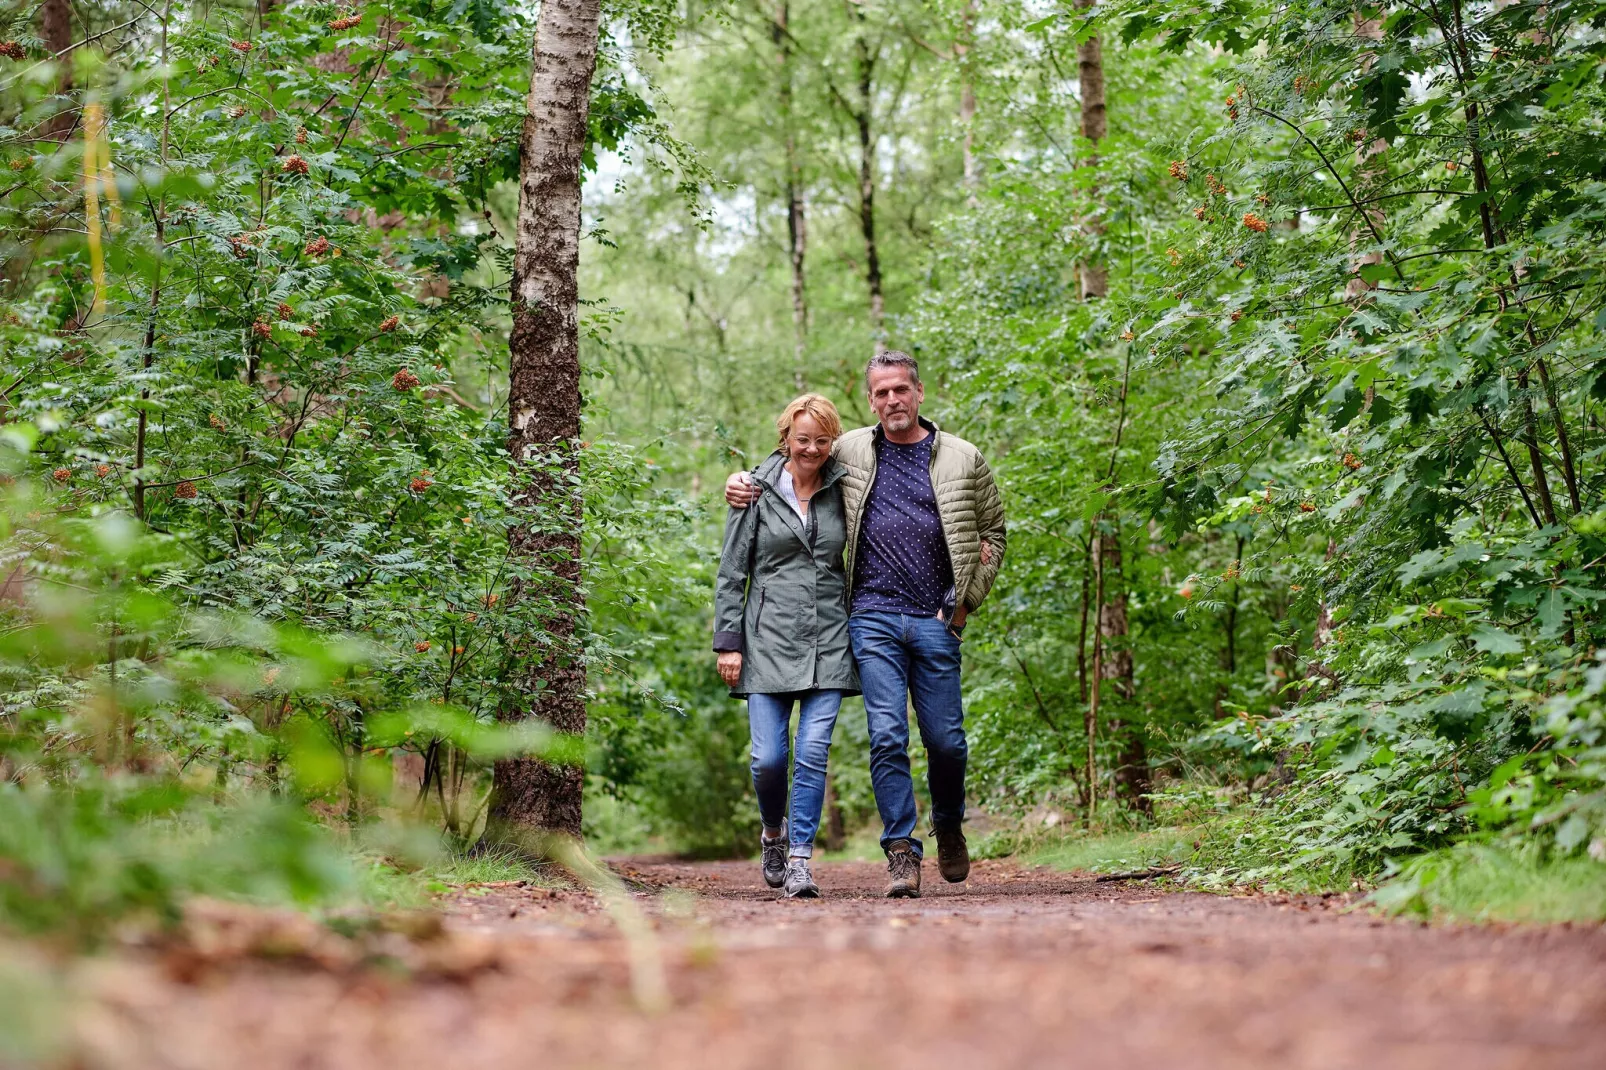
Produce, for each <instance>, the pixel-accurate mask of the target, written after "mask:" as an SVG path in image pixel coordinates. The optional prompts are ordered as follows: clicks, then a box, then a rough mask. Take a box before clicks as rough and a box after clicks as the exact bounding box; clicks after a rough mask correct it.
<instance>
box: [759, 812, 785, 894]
mask: <svg viewBox="0 0 1606 1070" xmlns="http://www.w3.org/2000/svg"><path fill="white" fill-rule="evenodd" d="M758 845H759V847H761V848H762V849H763V854H762V856H761V857H760V859H759V865H760V866H761V867H762V868H763V870H764V883H765V884H767V885H769V886H770V887H771V888H779V887H780V886H781V885H782V884H783V883H785V881H786V826H785V825H782V826H781V834H780V835H779V836H777V837H775V838H774V839H773V840H772V839H770V838H769V837H768V836H765V835H763V834H760V835H759V837H758Z"/></svg>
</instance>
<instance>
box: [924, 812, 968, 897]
mask: <svg viewBox="0 0 1606 1070" xmlns="http://www.w3.org/2000/svg"><path fill="white" fill-rule="evenodd" d="M931 834H932V835H933V836H935V837H937V872H938V873H941V874H942V879H943V880H945V881H947V882H948V883H949V884H958V883H959V882H960V881H962V880H964V879H965V878H966V877H968V876H970V848H969V847H966V846H965V831H964V830H963V829H961V828H960V827H959V826H958V825H954V826H951V827H949V828H933V829H932V830H931Z"/></svg>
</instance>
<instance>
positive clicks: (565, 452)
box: [486, 0, 601, 841]
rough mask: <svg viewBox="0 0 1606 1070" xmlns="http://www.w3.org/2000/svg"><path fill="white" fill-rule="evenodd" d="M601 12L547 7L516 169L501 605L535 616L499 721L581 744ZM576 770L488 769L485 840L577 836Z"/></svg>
mask: <svg viewBox="0 0 1606 1070" xmlns="http://www.w3.org/2000/svg"><path fill="white" fill-rule="evenodd" d="M600 19H601V3H600V0H543V3H542V4H541V12H540V16H539V18H538V21H537V24H536V42H535V50H534V51H535V56H534V67H533V71H532V73H531V75H530V95H529V99H528V104H527V111H526V113H525V118H524V132H523V138H522V140H521V143H520V156H519V214H518V232H517V237H516V239H515V248H514V261H513V331H512V334H511V336H510V338H509V340H508V348H509V353H510V358H511V359H510V365H509V384H508V422H509V437H508V452H509V454H510V455H511V458H512V485H511V488H510V493H511V498H512V501H513V502H514V503H515V505H516V506H517V507H518V508H519V509H520V510H525V511H528V516H529V519H526V520H523V521H520V522H517V523H515V525H514V526H513V527H512V528H510V529H509V531H508V542H509V548H510V550H511V553H512V556H513V558H514V559H515V560H516V561H518V562H519V563H521V564H522V565H523V566H525V568H526V569H527V570H528V573H529V575H530V577H531V578H529V579H527V580H525V581H523V582H522V583H521V584H519V585H517V589H515V590H514V591H511V592H510V595H509V601H510V603H511V602H515V601H519V600H530V599H534V600H538V601H539V602H541V603H543V604H544V606H547V607H550V608H549V609H544V610H543V618H542V620H541V627H542V630H543V632H544V634H543V635H542V636H541V637H540V641H539V642H537V641H536V640H535V638H534V637H532V636H517V635H516V636H514V637H513V638H512V640H511V641H510V643H509V650H508V661H507V666H508V668H507V671H508V672H510V673H511V674H512V677H513V680H514V682H515V684H516V687H515V694H516V695H517V696H518V698H517V699H515V700H514V701H513V702H511V703H510V704H508V705H506V706H504V707H503V708H502V709H500V710H499V711H498V717H499V718H500V719H501V720H504V721H522V720H526V719H529V718H531V717H535V718H539V719H541V720H543V721H546V722H547V723H548V724H550V725H551V726H552V727H553V728H554V729H556V730H558V731H560V732H566V733H572V734H575V735H578V734H580V733H583V732H584V731H585V727H586V708H585V682H586V679H585V675H586V674H585V663H584V661H583V659H582V658H581V656H580V655H581V650H580V638H579V634H578V633H579V623H580V618H581V615H582V614H583V613H584V612H585V603H584V600H583V599H582V597H581V592H580V519H581V496H580V491H579V479H578V473H579V454H578V449H579V445H580V442H579V439H580V337H579V307H578V306H579V285H578V281H577V278H576V276H577V274H578V271H579V267H580V158H581V153H582V152H583V150H584V149H585V145H586V121H587V113H588V111H589V108H590V100H591V77H592V74H593V73H594V72H595V70H596V64H597V31H598V24H599V22H600ZM583 783H584V774H583V771H582V770H581V769H579V768H577V767H574V766H562V765H553V764H549V763H547V762H544V761H541V760H539V759H536V758H505V759H501V760H499V761H498V762H497V763H496V771H495V776H494V780H493V784H492V789H491V803H490V809H489V815H488V818H487V825H486V838H487V839H488V840H494V839H511V840H515V841H517V840H518V838H517V836H516V835H512V834H514V833H516V832H517V831H519V830H527V829H543V830H553V831H558V832H564V833H569V834H571V835H575V836H578V835H579V834H580V796H581V788H582V786H583Z"/></svg>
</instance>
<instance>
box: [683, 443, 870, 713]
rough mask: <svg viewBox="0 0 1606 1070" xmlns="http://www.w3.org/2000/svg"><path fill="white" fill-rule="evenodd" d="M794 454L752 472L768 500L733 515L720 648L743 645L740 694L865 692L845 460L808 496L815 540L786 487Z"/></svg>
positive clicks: (719, 588)
mask: <svg viewBox="0 0 1606 1070" xmlns="http://www.w3.org/2000/svg"><path fill="white" fill-rule="evenodd" d="M785 463H786V458H785V456H783V455H782V454H781V453H780V452H779V451H777V452H775V453H773V454H771V455H770V456H769V458H768V459H766V460H765V461H764V463H762V464H760V465H759V466H758V468H756V469H755V470H754V471H753V480H754V481H755V482H756V483H757V484H758V486H759V490H760V493H759V498H758V501H756V502H754V503H753V505H751V506H749V507H748V508H746V509H732V510H731V511H730V515H729V516H727V517H726V519H725V547H724V549H723V550H722V551H721V552H720V557H719V578H718V579H717V580H716V581H715V586H714V649H715V650H718V651H732V650H737V651H741V653H742V675H741V679H739V680H738V681H737V682H736V686H735V687H733V688H732V689H731V694H732V695H733V696H735V697H737V698H746V697H747V696H748V695H750V694H761V695H762V694H771V695H773V694H784V693H786V692H792V691H811V690H815V689H817V688H819V689H823V688H834V689H837V690H841V691H846V692H848V693H849V694H854V695H856V694H858V693H859V675H858V672H857V671H856V670H855V668H854V665H853V655H852V653H851V651H850V650H849V648H848V590H847V573H846V571H845V570H844V568H843V565H842V556H843V551H844V550H845V549H846V547H847V541H848V527H847V515H846V512H845V511H844V509H843V506H842V488H841V486H840V485H839V483H840V481H841V479H842V474H843V473H842V466H841V465H840V464H838V463H837V461H836V460H834V459H833V460H829V461H827V462H826V463H825V467H824V468H823V469H822V470H821V476H822V481H821V485H820V489H819V490H818V491H816V492H815V495H814V500H813V501H811V502H810V503H809V513H810V520H811V521H812V525H813V527H814V532H813V538H812V539H811V538H810V537H809V533H808V531H807V529H806V528H805V526H804V523H803V520H802V519H801V518H800V517H799V516H798V515H797V511H796V510H795V509H793V508H792V506H791V504H790V503H789V502H787V500H786V499H785V498H783V497H782V496H781V493H780V491H779V489H778V487H779V482H780V478H781V469H782V467H783V466H784V465H785Z"/></svg>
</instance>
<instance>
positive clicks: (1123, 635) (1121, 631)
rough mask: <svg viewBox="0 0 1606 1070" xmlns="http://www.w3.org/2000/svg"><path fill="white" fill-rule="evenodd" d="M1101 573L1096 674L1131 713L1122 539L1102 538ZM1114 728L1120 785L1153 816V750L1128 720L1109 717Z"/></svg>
mask: <svg viewBox="0 0 1606 1070" xmlns="http://www.w3.org/2000/svg"><path fill="white" fill-rule="evenodd" d="M1099 557H1100V561H1099V576H1100V578H1101V580H1102V581H1103V582H1102V586H1103V588H1104V598H1103V600H1102V601H1101V602H1100V604H1099V648H1100V656H1099V659H1098V675H1099V677H1100V678H1101V679H1102V680H1105V681H1108V683H1109V685H1110V689H1111V691H1112V692H1113V693H1114V696H1115V698H1116V699H1117V700H1118V701H1119V702H1120V703H1121V704H1122V706H1123V707H1125V708H1126V712H1130V707H1131V704H1132V701H1133V699H1135V698H1136V697H1137V684H1136V680H1135V677H1134V673H1133V663H1132V645H1131V642H1130V629H1129V628H1128V625H1127V615H1126V582H1125V578H1124V577H1123V576H1122V574H1121V568H1122V563H1121V537H1120V533H1119V532H1116V533H1115V534H1113V535H1112V536H1110V537H1108V538H1105V537H1101V538H1100V539H1099ZM1110 731H1111V732H1112V733H1113V734H1115V735H1116V736H1117V737H1118V738H1119V739H1120V740H1121V741H1122V743H1121V756H1120V764H1119V765H1118V766H1117V767H1116V770H1115V783H1116V788H1117V789H1118V790H1119V791H1120V793H1121V794H1122V795H1124V796H1126V798H1127V803H1128V805H1129V806H1131V807H1132V808H1133V809H1134V810H1138V811H1141V812H1142V813H1145V814H1149V813H1153V812H1154V805H1153V803H1151V802H1150V801H1149V799H1148V798H1147V797H1146V796H1147V795H1148V792H1149V791H1150V787H1151V785H1150V779H1149V751H1148V747H1147V745H1146V744H1145V742H1144V740H1143V734H1142V733H1141V732H1139V731H1136V730H1134V729H1133V728H1132V727H1131V725H1130V724H1129V723H1128V721H1127V720H1126V719H1125V718H1115V719H1112V720H1111V721H1110Z"/></svg>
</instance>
